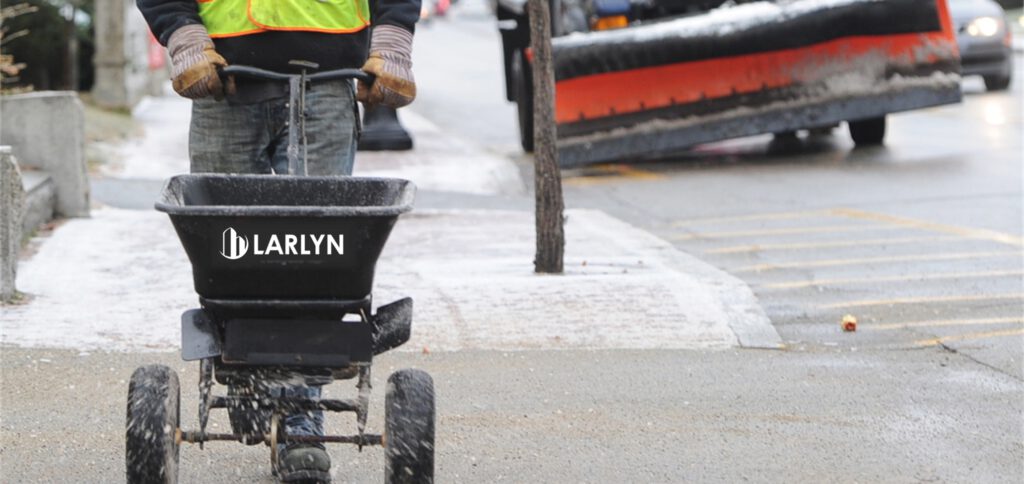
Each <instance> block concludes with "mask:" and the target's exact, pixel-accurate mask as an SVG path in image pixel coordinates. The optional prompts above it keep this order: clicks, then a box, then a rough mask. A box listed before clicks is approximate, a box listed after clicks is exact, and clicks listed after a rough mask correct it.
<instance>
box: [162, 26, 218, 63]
mask: <svg viewBox="0 0 1024 484" xmlns="http://www.w3.org/2000/svg"><path fill="white" fill-rule="evenodd" d="M212 43H213V40H212V39H210V34H209V33H208V32H207V31H206V27H204V26H202V25H199V24H189V25H184V26H182V27H180V28H178V30H175V31H174V33H173V34H171V38H170V39H168V40H167V53H168V54H170V55H171V57H174V56H175V55H177V54H178V53H179V52H181V51H183V50H186V49H202V48H203V46H205V45H207V44H212Z"/></svg>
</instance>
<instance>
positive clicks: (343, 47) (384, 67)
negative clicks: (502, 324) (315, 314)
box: [136, 0, 420, 482]
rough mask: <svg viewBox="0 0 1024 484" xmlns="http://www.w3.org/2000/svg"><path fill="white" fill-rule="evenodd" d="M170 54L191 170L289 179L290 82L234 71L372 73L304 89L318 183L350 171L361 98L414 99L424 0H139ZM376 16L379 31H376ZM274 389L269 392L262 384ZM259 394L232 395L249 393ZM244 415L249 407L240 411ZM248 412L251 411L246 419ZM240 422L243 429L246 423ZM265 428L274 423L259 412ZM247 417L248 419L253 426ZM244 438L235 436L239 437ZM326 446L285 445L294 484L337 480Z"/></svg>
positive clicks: (292, 428)
mask: <svg viewBox="0 0 1024 484" xmlns="http://www.w3.org/2000/svg"><path fill="white" fill-rule="evenodd" d="M136 2H137V5H138V8H139V10H140V11H141V12H142V14H143V16H144V17H145V19H146V21H147V23H148V24H149V27H150V29H151V30H152V32H153V34H154V35H155V36H156V38H157V39H158V40H159V41H160V43H161V44H163V45H165V46H166V47H167V49H168V52H169V54H170V57H171V77H172V84H173V87H174V90H175V91H176V92H177V93H178V94H180V95H181V96H184V97H186V98H189V99H192V100H193V103H192V121H191V126H190V129H189V159H190V162H191V167H190V168H191V171H192V172H193V173H259V174H270V173H287V172H288V159H287V149H286V147H287V145H288V86H287V83H286V82H280V81H255V80H251V79H242V78H239V79H222V78H221V76H220V74H219V73H218V69H220V68H223V67H225V66H227V65H229V64H237V65H247V66H253V67H257V68H262V69H267V70H271V71H277V72H293V73H297V72H298V70H297V69H298V68H297V67H295V66H291V65H289V62H290V61H292V60H303V61H308V62H313V63H316V64H318V65H319V69H320V70H333V69H342V68H360V67H361V68H362V69H363V70H364V71H366V72H368V73H371V74H373V75H374V76H376V77H375V80H374V81H373V82H372V83H364V82H359V83H358V86H357V88H353V86H352V82H351V81H348V80H336V81H324V82H317V83H314V84H311V85H310V86H308V90H307V92H306V119H305V130H306V137H307V140H308V146H307V170H308V173H309V174H310V175H350V174H351V173H352V165H353V158H354V155H355V150H356V141H357V137H358V126H359V123H358V111H357V107H356V100H357V99H358V100H359V101H361V102H363V103H364V105H366V106H375V105H380V106H388V107H391V108H399V107H402V106H405V105H407V104H409V103H410V102H412V101H413V99H414V98H415V97H416V84H415V81H414V79H413V75H412V70H411V69H412V60H411V53H412V40H413V33H414V28H415V24H416V21H417V20H418V19H419V15H420V0H372V3H371V2H370V1H369V0H353V1H351V2H334V1H332V2H325V1H320V0H198V1H197V0H136ZM371 20H372V25H371ZM323 383H324V382H323V381H319V382H317V381H311V380H308V379H307V380H306V383H305V384H304V385H294V384H291V385H289V384H283V383H282V384H280V385H278V386H276V387H274V386H273V385H271V388H272V391H276V392H280V394H283V395H288V396H300V397H306V398H319V396H320V385H322V384H323ZM264 390H266V389H265V388H264ZM254 391H255V392H259V391H263V390H260V389H257V388H252V387H249V388H242V387H237V388H233V387H231V386H229V388H228V392H229V394H230V393H233V394H236V395H238V394H247V393H252V392H254ZM235 410H236V411H241V409H237V408H236V409H235ZM244 416H245V415H242V417H244ZM238 417H239V416H238V415H236V416H234V418H232V421H233V426H234V425H235V424H236V423H237V424H238V425H239V426H244V424H242V422H241V421H240V420H239V418H238ZM252 417H253V419H255V420H258V421H260V422H261V423H260V424H259V425H260V430H265V429H266V427H265V425H266V420H267V419H266V418H264V417H266V415H265V414H260V415H253V416H252ZM243 420H244V419H243ZM284 425H285V430H286V431H287V433H289V434H293V435H301V434H307V435H310V434H312V435H322V434H323V416H322V414H321V413H320V412H297V413H294V414H292V415H288V416H286V418H285V419H284ZM236 431H237V429H236ZM330 465H331V463H330V458H329V456H328V455H327V452H326V451H325V450H324V447H323V445H320V444H312V445H311V444H306V445H288V446H284V447H282V448H281V454H280V466H279V472H280V475H279V477H280V478H281V480H282V481H285V482H296V481H303V482H305V481H311V482H328V481H329V480H330Z"/></svg>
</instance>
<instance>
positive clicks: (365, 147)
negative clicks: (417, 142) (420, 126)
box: [358, 106, 412, 151]
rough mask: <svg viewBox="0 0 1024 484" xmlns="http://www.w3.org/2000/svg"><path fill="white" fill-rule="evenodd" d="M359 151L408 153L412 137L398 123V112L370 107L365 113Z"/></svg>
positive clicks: (392, 109)
mask: <svg viewBox="0 0 1024 484" xmlns="http://www.w3.org/2000/svg"><path fill="white" fill-rule="evenodd" d="M358 149H359V151H406V150H411V149H412V137H411V136H409V132H408V131H406V130H405V128H404V127H402V123H400V122H399V121H398V112H397V111H395V109H394V108H389V107H386V106H374V107H368V108H366V109H365V110H364V112H363V131H362V134H361V135H360V136H359V144H358Z"/></svg>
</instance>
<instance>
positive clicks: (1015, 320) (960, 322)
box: [861, 316, 1024, 331]
mask: <svg viewBox="0 0 1024 484" xmlns="http://www.w3.org/2000/svg"><path fill="white" fill-rule="evenodd" d="M987 324H1024V317H1020V316H1015V317H1008V318H980V319H937V320H934V321H910V322H905V323H885V324H863V325H861V329H863V330H866V331H872V330H875V331H886V330H893V329H909V328H932V327H939V326H979V325H987Z"/></svg>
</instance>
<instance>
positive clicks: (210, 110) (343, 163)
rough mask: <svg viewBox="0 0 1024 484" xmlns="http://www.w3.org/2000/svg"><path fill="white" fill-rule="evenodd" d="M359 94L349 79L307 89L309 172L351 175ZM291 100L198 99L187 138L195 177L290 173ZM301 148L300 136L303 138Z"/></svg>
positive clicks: (356, 132) (306, 124) (195, 102)
mask: <svg viewBox="0 0 1024 484" xmlns="http://www.w3.org/2000/svg"><path fill="white" fill-rule="evenodd" d="M358 122H359V121H358V117H357V116H356V104H355V93H354V89H353V87H352V83H351V82H350V81H346V80H335V81H325V82H318V83H313V84H310V85H309V87H308V88H307V89H306V122H305V126H306V149H307V171H308V173H309V174H310V175H351V174H352V164H353V160H354V158H355V153H356V137H357V136H358ZM288 125H289V122H288V97H287V95H286V96H285V97H277V98H274V99H268V100H265V101H260V102H255V103H252V104H237V103H229V102H228V101H214V100H213V99H211V98H204V99H198V100H196V101H194V102H193V103H192V125H191V127H190V129H189V134H188V145H189V146H188V148H189V158H190V159H191V162H192V166H191V171H192V173H256V174H271V173H275V174H287V173H288V128H289V126H288ZM299 142H300V149H301V138H300V141H299Z"/></svg>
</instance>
